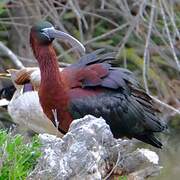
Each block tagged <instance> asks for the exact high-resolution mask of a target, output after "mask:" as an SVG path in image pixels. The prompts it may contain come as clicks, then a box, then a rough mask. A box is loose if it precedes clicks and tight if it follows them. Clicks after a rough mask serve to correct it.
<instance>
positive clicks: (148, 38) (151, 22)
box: [143, 0, 155, 94]
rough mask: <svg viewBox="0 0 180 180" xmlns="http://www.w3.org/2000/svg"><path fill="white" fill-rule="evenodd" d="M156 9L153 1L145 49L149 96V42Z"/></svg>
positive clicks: (144, 77) (145, 80)
mask: <svg viewBox="0 0 180 180" xmlns="http://www.w3.org/2000/svg"><path fill="white" fill-rule="evenodd" d="M154 8H155V0H152V5H151V15H150V22H149V27H148V34H147V38H146V44H145V49H144V64H143V80H144V87H145V90H146V92H147V93H148V94H149V88H148V83H147V71H148V68H149V67H148V62H149V42H150V38H151V32H152V26H153V19H154Z"/></svg>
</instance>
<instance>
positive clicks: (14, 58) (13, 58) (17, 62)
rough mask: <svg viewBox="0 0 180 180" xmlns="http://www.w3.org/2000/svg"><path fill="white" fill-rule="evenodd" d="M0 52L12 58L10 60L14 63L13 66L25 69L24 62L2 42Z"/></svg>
mask: <svg viewBox="0 0 180 180" xmlns="http://www.w3.org/2000/svg"><path fill="white" fill-rule="evenodd" d="M0 50H1V51H2V52H3V53H4V54H5V55H6V56H8V57H9V58H10V60H11V61H12V62H13V64H14V65H15V66H16V68H20V69H21V68H23V67H24V65H23V64H22V62H21V61H20V60H19V59H18V58H17V56H16V55H15V54H14V53H13V52H12V51H11V50H10V49H9V48H8V47H6V46H5V45H4V44H3V43H2V42H0Z"/></svg>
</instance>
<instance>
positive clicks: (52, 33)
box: [43, 27, 85, 55]
mask: <svg viewBox="0 0 180 180" xmlns="http://www.w3.org/2000/svg"><path fill="white" fill-rule="evenodd" d="M43 31H44V32H43V33H44V35H45V36H47V37H48V38H51V39H52V38H59V39H60V40H62V41H64V42H65V43H69V44H70V45H71V46H72V47H73V48H74V49H76V50H77V51H78V52H79V53H80V54H81V55H83V54H84V53H85V47H84V46H83V44H82V43H81V42H79V41H78V40H77V39H76V38H74V37H73V36H71V35H69V34H67V33H65V32H62V31H59V30H56V29H55V28H54V27H51V28H44V29H43Z"/></svg>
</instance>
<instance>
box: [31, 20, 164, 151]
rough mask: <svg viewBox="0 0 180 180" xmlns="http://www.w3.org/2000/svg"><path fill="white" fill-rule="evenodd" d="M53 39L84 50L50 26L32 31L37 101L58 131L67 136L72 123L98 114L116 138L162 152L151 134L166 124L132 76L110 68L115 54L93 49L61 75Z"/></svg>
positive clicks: (75, 41) (40, 25) (41, 24)
mask: <svg viewBox="0 0 180 180" xmlns="http://www.w3.org/2000/svg"><path fill="white" fill-rule="evenodd" d="M54 38H59V39H60V40H63V41H65V40H66V41H67V42H69V43H70V44H71V45H72V46H73V47H75V48H76V49H77V50H78V51H79V52H80V53H82V54H83V53H84V47H83V46H82V44H81V43H80V42H78V41H77V40H76V39H74V38H73V37H71V36H70V35H68V34H66V33H63V32H61V31H57V30H55V29H54V27H53V26H52V24H51V23H49V22H41V23H39V24H38V25H35V26H33V27H32V29H31V33H30V43H31V47H32V50H33V52H34V55H35V57H36V59H37V61H38V63H39V67H40V71H41V84H40V89H39V99H40V103H41V106H42V108H43V111H44V113H45V114H46V115H47V116H48V118H49V119H51V120H52V121H53V122H54V124H55V125H58V128H59V130H60V131H61V132H64V133H66V132H67V131H68V128H69V125H70V124H71V122H72V121H73V119H76V118H80V117H83V116H84V115H86V114H91V115H94V116H96V117H100V116H102V117H103V118H104V119H105V120H106V122H107V124H109V126H110V128H111V131H112V133H113V135H114V137H116V138H119V137H123V136H126V137H128V138H132V137H134V138H137V139H139V140H141V141H143V142H146V143H149V144H151V145H153V146H155V147H158V148H161V146H162V144H161V142H160V141H159V140H157V139H156V138H155V137H154V134H153V133H154V132H161V131H163V130H164V129H166V125H165V124H164V123H163V122H162V121H160V119H159V118H158V117H157V116H156V109H155V108H154V105H153V102H152V99H151V98H150V97H149V96H148V95H147V94H146V93H145V92H144V91H143V89H142V88H140V86H139V84H138V82H137V81H136V80H135V78H134V76H133V74H132V73H131V72H130V71H128V70H126V69H123V68H117V67H112V66H111V63H110V62H111V61H113V60H114V59H115V58H114V53H108V54H103V51H102V50H97V51H95V52H92V53H90V54H86V55H83V56H82V58H81V59H80V60H79V61H78V62H77V63H75V64H73V65H71V66H69V67H67V68H64V70H63V71H62V72H60V71H59V69H58V68H59V67H58V61H57V57H56V53H55V50H54V48H53V46H52V41H53V40H54ZM54 112H56V115H57V121H58V123H57V122H56V121H55V119H54Z"/></svg>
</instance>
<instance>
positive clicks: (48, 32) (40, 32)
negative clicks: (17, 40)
mask: <svg viewBox="0 0 180 180" xmlns="http://www.w3.org/2000/svg"><path fill="white" fill-rule="evenodd" d="M55 38H58V39H59V40H61V41H63V42H65V43H68V44H70V45H71V46H72V47H73V48H74V49H76V50H77V51H78V52H79V53H80V54H84V53H85V47H84V46H83V44H82V43H81V42H79V41H78V40H77V39H75V38H74V37H72V36H71V35H69V34H67V33H65V32H62V31H59V30H57V29H55V27H54V26H53V25H52V24H51V23H50V22H48V21H42V22H39V23H37V24H36V25H34V26H33V27H32V28H31V32H30V43H31V46H32V48H34V44H37V45H41V46H48V45H50V44H51V43H52V41H53V40H54V39H55Z"/></svg>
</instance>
